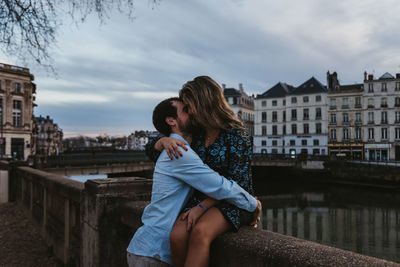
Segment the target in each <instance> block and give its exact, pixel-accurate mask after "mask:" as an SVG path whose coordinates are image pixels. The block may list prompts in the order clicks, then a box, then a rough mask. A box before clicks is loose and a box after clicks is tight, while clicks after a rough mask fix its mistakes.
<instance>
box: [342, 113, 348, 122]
mask: <svg viewBox="0 0 400 267" xmlns="http://www.w3.org/2000/svg"><path fill="white" fill-rule="evenodd" d="M343 124H349V114H348V113H343Z"/></svg>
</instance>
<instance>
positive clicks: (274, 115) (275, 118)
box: [272, 111, 278, 121]
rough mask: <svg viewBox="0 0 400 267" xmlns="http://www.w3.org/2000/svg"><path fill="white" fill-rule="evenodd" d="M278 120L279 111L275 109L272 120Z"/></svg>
mask: <svg viewBox="0 0 400 267" xmlns="http://www.w3.org/2000/svg"><path fill="white" fill-rule="evenodd" d="M277 120H278V112H277V111H273V112H272V121H277Z"/></svg>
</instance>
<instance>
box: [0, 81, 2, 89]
mask: <svg viewBox="0 0 400 267" xmlns="http://www.w3.org/2000/svg"><path fill="white" fill-rule="evenodd" d="M1 89H2V88H1V81H0V90H1Z"/></svg>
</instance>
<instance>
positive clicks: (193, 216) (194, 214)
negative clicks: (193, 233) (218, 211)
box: [181, 206, 205, 232]
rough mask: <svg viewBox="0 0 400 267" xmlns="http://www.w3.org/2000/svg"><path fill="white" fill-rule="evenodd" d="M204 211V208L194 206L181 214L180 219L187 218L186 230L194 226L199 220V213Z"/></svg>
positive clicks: (201, 213)
mask: <svg viewBox="0 0 400 267" xmlns="http://www.w3.org/2000/svg"><path fill="white" fill-rule="evenodd" d="M204 212H205V210H203V209H202V208H200V207H199V206H194V207H193V208H191V209H190V210H188V211H187V212H185V213H184V214H183V215H182V217H181V220H187V221H186V231H187V232H189V231H190V230H192V228H193V227H194V225H195V224H196V222H197V221H198V220H199V218H200V217H201V215H203V214H204Z"/></svg>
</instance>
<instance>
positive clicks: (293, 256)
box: [121, 201, 400, 267]
mask: <svg viewBox="0 0 400 267" xmlns="http://www.w3.org/2000/svg"><path fill="white" fill-rule="evenodd" d="M148 203H149V202H146V201H135V202H130V203H127V204H125V205H124V206H123V207H121V211H122V212H123V214H122V217H121V220H122V222H123V223H124V224H125V225H127V226H129V227H131V228H132V229H133V232H135V231H136V230H137V228H138V227H140V225H141V214H142V212H143V209H144V208H145V206H146V205H147V204H148ZM210 265H211V266H221V267H224V266H227V267H236V266H238V267H239V266H251V267H258V266H260V267H261V266H400V264H398V263H395V262H389V261H386V260H382V259H378V258H373V257H369V256H365V255H361V254H357V253H354V252H351V251H346V250H342V249H338V248H334V247H329V246H325V245H321V244H318V243H314V242H310V241H307V240H303V239H299V238H294V237H290V236H285V235H281V234H278V233H274V232H271V231H267V230H260V229H254V228H252V227H242V228H241V229H240V230H239V232H237V233H227V234H224V235H222V236H220V237H218V238H217V239H216V240H215V241H214V242H213V244H212V247H211V264H210Z"/></svg>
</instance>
